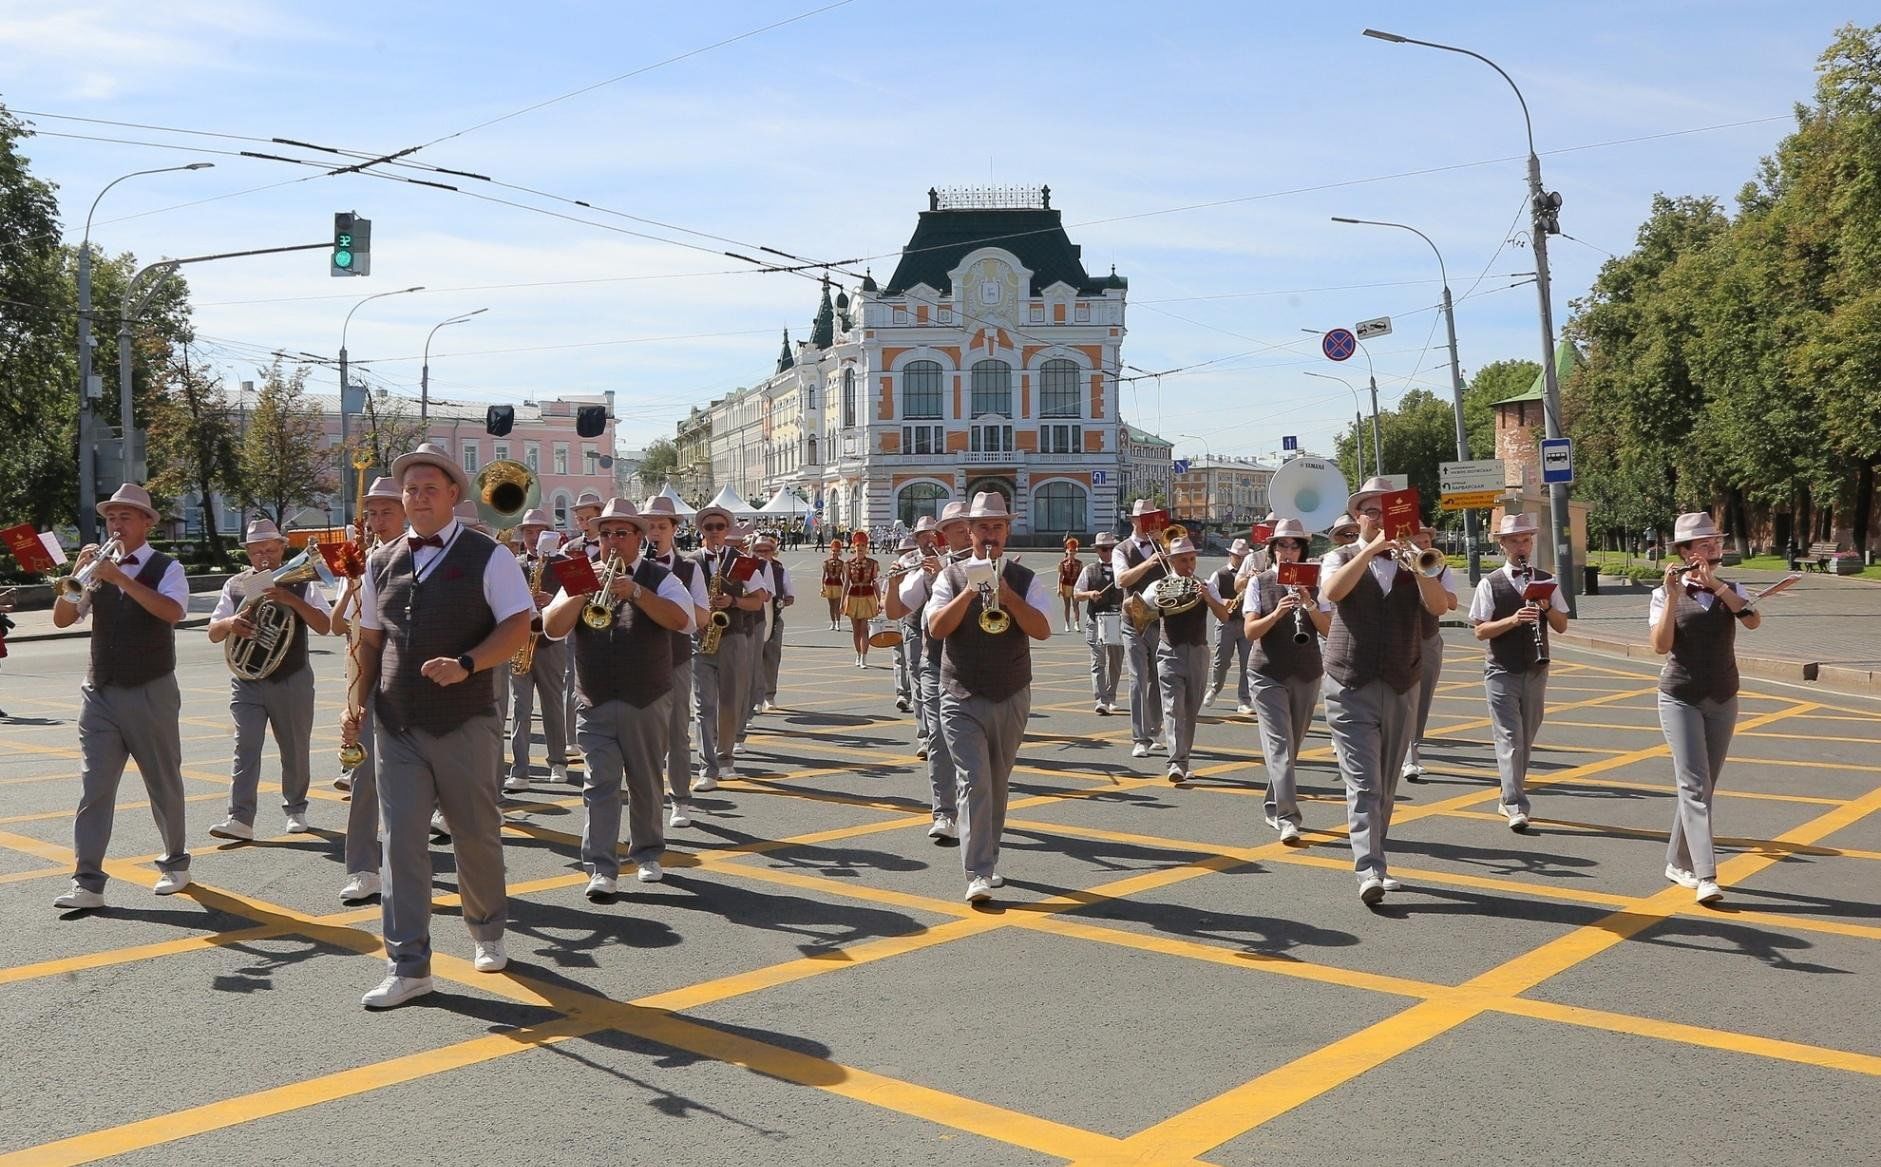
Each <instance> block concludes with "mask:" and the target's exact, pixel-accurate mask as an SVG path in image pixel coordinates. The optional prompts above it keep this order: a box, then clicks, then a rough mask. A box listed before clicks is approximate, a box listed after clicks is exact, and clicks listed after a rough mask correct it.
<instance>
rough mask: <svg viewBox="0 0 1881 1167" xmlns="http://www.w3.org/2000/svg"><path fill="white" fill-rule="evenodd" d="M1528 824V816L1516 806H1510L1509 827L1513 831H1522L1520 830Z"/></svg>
mask: <svg viewBox="0 0 1881 1167" xmlns="http://www.w3.org/2000/svg"><path fill="white" fill-rule="evenodd" d="M1527 826H1528V816H1527V815H1526V814H1524V813H1522V812H1521V811H1519V810H1516V809H1515V808H1514V807H1510V808H1509V829H1510V830H1511V831H1520V830H1524V829H1526V828H1527Z"/></svg>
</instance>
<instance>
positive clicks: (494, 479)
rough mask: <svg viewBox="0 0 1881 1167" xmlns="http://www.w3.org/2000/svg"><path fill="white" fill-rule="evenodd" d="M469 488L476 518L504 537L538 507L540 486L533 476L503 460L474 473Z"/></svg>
mask: <svg viewBox="0 0 1881 1167" xmlns="http://www.w3.org/2000/svg"><path fill="white" fill-rule="evenodd" d="M471 485H472V487H473V490H474V493H475V494H476V498H475V499H473V500H472V501H474V502H475V503H476V504H477V515H478V517H479V518H481V519H482V520H483V521H484V522H486V523H488V524H490V526H492V527H494V528H495V529H496V530H497V531H499V532H503V533H507V532H508V531H509V529H510V528H511V527H514V526H515V525H516V524H518V523H520V522H522V517H523V516H524V515H525V514H528V513H529V511H530V510H531V509H532V508H534V507H537V506H540V505H541V503H542V484H541V482H540V481H538V480H537V478H536V472H535V471H533V470H531V469H529V467H527V466H525V465H523V464H522V463H521V462H512V461H510V460H509V459H507V458H499V459H497V460H496V461H494V462H491V463H488V464H486V465H485V466H484V468H483V469H481V470H479V471H477V477H476V479H475V480H474V481H473V482H472V483H471ZM502 541H503V540H502V539H501V538H499V539H498V542H502Z"/></svg>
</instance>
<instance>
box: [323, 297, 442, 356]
mask: <svg viewBox="0 0 1881 1167" xmlns="http://www.w3.org/2000/svg"><path fill="white" fill-rule="evenodd" d="M424 290H425V289H424V285H423V284H419V285H418V286H416V287H411V288H398V289H396V290H394V291H390V292H374V293H373V294H372V295H370V296H367V297H366V298H365V299H363V300H361V301H360V302H359V303H357V304H354V305H353V306H352V307H351V308H349V309H347V312H346V319H345V320H343V321H341V322H340V347H341V348H345V347H346V330H347V328H348V327H350V326H351V325H352V323H353V313H355V312H357V311H359V310H360V309H361V308H364V307H365V306H366V305H367V304H370V303H372V302H373V301H374V300H383V299H385V298H386V297H387V296H403V295H405V294H406V293H407V292H422V291H424Z"/></svg>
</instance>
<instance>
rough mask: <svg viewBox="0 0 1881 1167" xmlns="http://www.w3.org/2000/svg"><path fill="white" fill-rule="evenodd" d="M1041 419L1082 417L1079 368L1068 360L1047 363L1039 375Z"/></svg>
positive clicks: (1039, 411) (1039, 412) (1039, 413)
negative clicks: (1079, 394)
mask: <svg viewBox="0 0 1881 1167" xmlns="http://www.w3.org/2000/svg"><path fill="white" fill-rule="evenodd" d="M1038 415H1039V416H1040V417H1082V416H1084V410H1083V408H1082V407H1081V404H1080V402H1079V400H1078V366H1077V365H1076V363H1074V362H1072V361H1067V360H1055V361H1046V362H1045V367H1044V368H1042V369H1040V370H1039V374H1038Z"/></svg>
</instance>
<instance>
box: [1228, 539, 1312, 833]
mask: <svg viewBox="0 0 1881 1167" xmlns="http://www.w3.org/2000/svg"><path fill="white" fill-rule="evenodd" d="M1311 538H1312V536H1311V535H1309V534H1308V533H1307V530H1306V527H1305V525H1304V524H1302V523H1301V522H1300V520H1298V519H1280V520H1278V521H1277V522H1275V523H1274V526H1273V533H1272V534H1271V535H1269V536H1268V539H1267V551H1268V554H1269V555H1270V556H1271V557H1272V558H1273V562H1274V565H1275V566H1273V567H1270V568H1268V569H1267V570H1266V571H1263V572H1261V573H1260V574H1259V575H1257V576H1255V577H1254V579H1252V580H1250V581H1249V582H1248V585H1247V587H1246V588H1245V589H1244V590H1243V591H1242V593H1241V612H1242V615H1243V621H1244V622H1243V628H1244V629H1245V630H1246V635H1247V639H1248V643H1249V645H1250V646H1251V647H1250V650H1249V655H1248V669H1247V679H1248V688H1249V690H1250V691H1251V692H1252V695H1253V698H1254V701H1253V704H1254V718H1255V721H1256V723H1257V724H1258V725H1259V726H1260V735H1261V757H1262V758H1264V759H1266V763H1267V797H1266V799H1265V801H1266V806H1267V825H1268V826H1270V827H1272V828H1274V829H1275V830H1276V831H1279V832H1280V841H1281V842H1282V843H1297V842H1299V839H1300V823H1301V821H1302V820H1301V817H1300V804H1299V780H1298V776H1297V773H1296V770H1297V767H1298V765H1299V761H1300V747H1301V745H1302V744H1304V743H1305V741H1306V730H1307V727H1308V726H1309V725H1311V724H1312V723H1313V710H1314V708H1315V707H1316V706H1318V704H1319V679H1320V677H1321V676H1322V675H1324V673H1325V671H1326V670H1325V666H1324V664H1323V663H1322V662H1321V660H1320V656H1319V638H1320V637H1321V636H1324V635H1325V634H1326V632H1327V631H1328V630H1329V629H1330V628H1331V627H1332V616H1331V615H1330V614H1328V613H1326V612H1324V611H1321V610H1320V606H1319V604H1318V603H1316V602H1315V601H1314V600H1313V596H1312V593H1311V592H1310V591H1309V590H1308V589H1306V588H1303V587H1282V586H1280V572H1279V565H1280V564H1283V563H1302V562H1304V561H1305V559H1306V549H1307V547H1308V545H1309V541H1310V540H1311Z"/></svg>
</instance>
